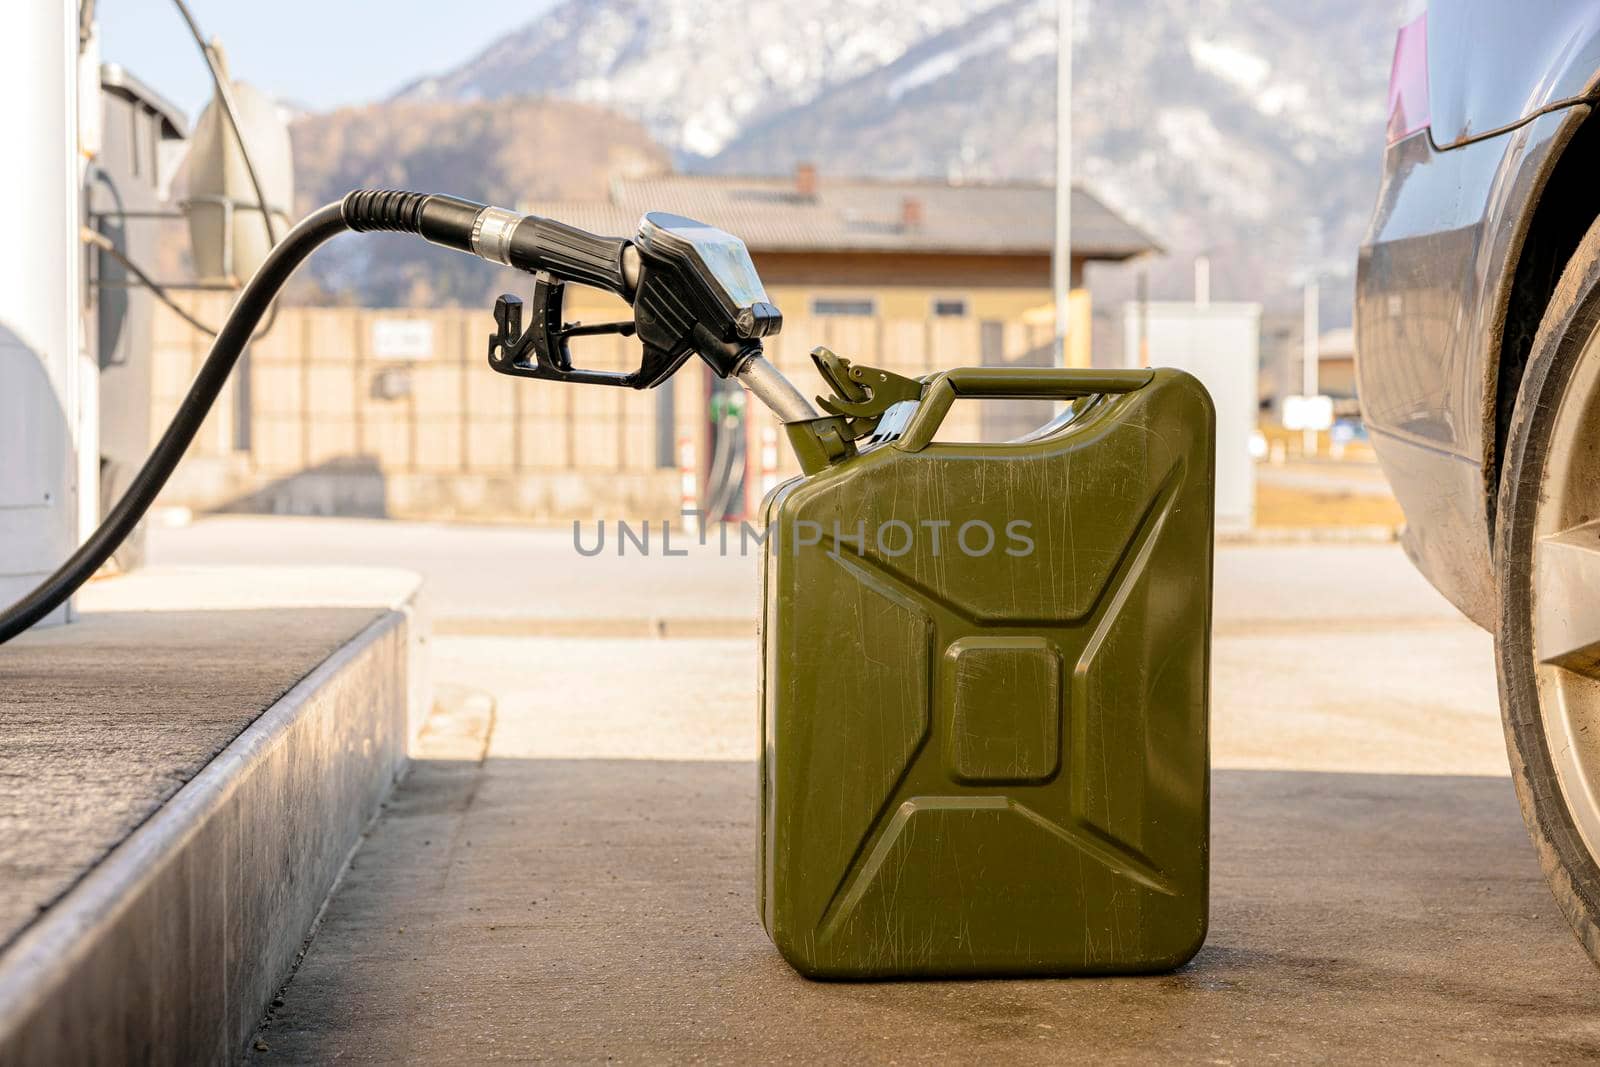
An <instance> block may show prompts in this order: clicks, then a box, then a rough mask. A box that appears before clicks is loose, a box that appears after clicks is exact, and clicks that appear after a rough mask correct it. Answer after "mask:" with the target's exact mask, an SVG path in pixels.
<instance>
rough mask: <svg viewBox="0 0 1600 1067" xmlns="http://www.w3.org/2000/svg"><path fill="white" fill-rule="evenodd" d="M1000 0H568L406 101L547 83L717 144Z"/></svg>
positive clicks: (532, 88)
mask: <svg viewBox="0 0 1600 1067" xmlns="http://www.w3.org/2000/svg"><path fill="white" fill-rule="evenodd" d="M995 2H996V0H872V2H870V3H863V2H860V0H742V2H740V0H566V2H564V3H562V4H560V5H558V6H556V7H555V8H553V9H551V10H550V11H548V12H547V13H545V14H543V15H541V16H539V17H538V18H536V19H535V20H534V21H532V22H530V23H529V24H528V25H527V26H526V27H525V28H523V29H522V30H520V31H517V32H514V33H510V34H507V35H505V36H503V37H502V38H500V39H499V40H497V41H495V42H494V43H493V44H492V45H490V46H489V47H488V48H486V49H485V50H484V51H483V52H482V53H481V54H479V55H477V56H475V57H473V58H472V59H470V60H468V61H467V62H466V63H464V64H462V65H461V66H460V67H458V68H456V69H455V70H453V71H448V72H446V73H443V74H439V75H435V76H433V77H429V78H424V79H422V80H420V81H417V82H413V83H412V84H411V85H408V86H406V87H405V88H404V89H402V90H401V91H400V93H399V94H397V95H398V97H399V99H402V100H437V99H449V100H480V99H491V100H492V99H498V98H500V97H505V96H519V95H525V94H530V93H532V94H546V95H551V96H561V97H567V98H570V99H574V100H583V101H586V102H589V103H594V104H599V105H602V106H604V107H609V108H611V109H613V110H616V111H620V112H622V113H623V114H625V115H630V116H633V117H635V118H637V119H639V120H640V121H642V122H643V123H644V124H645V126H646V128H648V129H649V131H650V132H651V134H652V135H654V136H655V137H656V138H657V139H658V140H660V141H661V142H662V143H663V144H667V145H670V146H672V147H673V148H676V149H680V150H682V151H684V152H687V153H691V154H693V155H698V156H712V155H715V154H716V153H717V152H719V151H721V150H722V148H723V147H724V146H725V145H727V144H728V143H729V142H730V141H732V140H733V139H734V138H735V137H737V136H738V135H739V133H740V132H741V131H742V130H743V129H745V127H747V126H748V125H749V124H750V123H751V122H754V121H757V120H759V119H761V118H763V117H765V116H767V115H770V114H772V113H773V112H775V111H777V110H780V109H782V108H786V107H793V106H796V105H800V104H804V103H805V102H807V101H809V100H812V99H815V98H816V96H817V94H818V93H819V92H821V91H823V90H824V89H827V88H829V87H831V86H834V85H839V84H841V83H843V82H845V81H848V80H849V79H851V78H854V77H858V76H860V75H863V74H868V73H870V72H872V71H874V70H877V69H879V68H881V67H882V66H884V65H885V64H887V63H891V62H893V61H894V60H895V59H896V58H898V57H899V56H901V55H903V54H905V52H906V50H907V49H908V48H910V47H912V46H913V45H915V44H917V43H918V42H920V41H923V40H925V39H927V38H928V37H929V36H931V35H934V34H937V33H940V32H942V31H944V30H947V29H951V28H954V27H956V26H959V25H960V24H962V23H963V22H966V21H967V20H968V19H970V18H971V17H972V15H973V14H974V13H975V12H977V11H981V10H983V9H985V8H987V7H991V6H993V4H994V3H995Z"/></svg>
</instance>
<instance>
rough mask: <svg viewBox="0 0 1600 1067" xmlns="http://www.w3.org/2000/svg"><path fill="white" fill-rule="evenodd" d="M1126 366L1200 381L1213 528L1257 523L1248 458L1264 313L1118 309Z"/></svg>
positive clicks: (1165, 306) (1153, 306)
mask: <svg viewBox="0 0 1600 1067" xmlns="http://www.w3.org/2000/svg"><path fill="white" fill-rule="evenodd" d="M1123 337H1124V344H1123V359H1124V363H1125V365H1126V366H1129V367H1139V366H1151V367H1175V368H1177V369H1178V370H1182V371H1187V372H1188V373H1190V374H1192V375H1194V376H1195V377H1196V378H1198V379H1200V382H1201V384H1203V385H1204V386H1205V387H1206V389H1207V390H1209V391H1210V393H1211V401H1212V403H1213V404H1215V405H1216V409H1217V528H1218V529H1219V530H1248V529H1250V528H1251V527H1252V526H1254V525H1255V518H1256V466H1255V458H1254V457H1253V456H1252V455H1251V454H1250V438H1251V435H1252V434H1254V433H1255V430H1256V421H1257V415H1258V413H1259V411H1260V386H1259V379H1260V375H1261V305H1260V304H1243V303H1208V304H1206V305H1204V306H1202V305H1198V304H1190V303H1177V302H1172V303H1168V302H1156V303H1147V304H1144V305H1140V304H1136V303H1130V304H1125V305H1124V306H1123Z"/></svg>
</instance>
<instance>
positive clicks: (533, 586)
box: [150, 516, 1459, 632]
mask: <svg viewBox="0 0 1600 1067" xmlns="http://www.w3.org/2000/svg"><path fill="white" fill-rule="evenodd" d="M596 530H597V527H596V525H595V524H594V523H593V522H585V523H583V524H582V527H581V530H580V533H579V537H580V539H581V542H582V544H583V546H584V547H585V548H586V549H588V548H592V547H593V546H594V544H595V537H596ZM651 531H652V538H653V539H652V540H651V542H650V548H651V553H650V554H649V555H643V554H640V553H638V552H637V551H636V550H635V549H634V547H633V545H632V544H631V543H629V544H628V545H627V547H626V549H625V552H626V554H625V555H622V556H619V555H618V554H617V550H616V546H617V538H616V531H615V527H614V526H613V525H611V524H609V523H608V524H607V540H606V548H605V551H604V552H602V553H601V554H599V555H597V556H592V557H586V556H583V555H580V554H579V553H578V552H577V551H576V549H575V548H574V546H573V531H572V528H571V527H563V528H551V527H542V528H541V527H525V526H510V525H503V526H471V525H461V524H448V523H420V522H394V521H389V520H383V519H313V518H262V517H255V516H237V517H235V516H221V517H215V518H204V519H201V520H199V521H197V522H195V523H194V524H193V525H190V526H185V527H180V528H175V529H172V528H157V529H154V530H152V531H151V539H150V560H151V562H152V563H161V564H213V563H230V564H236V563H292V564H297V565H315V564H328V565H334V564H366V565H372V566H383V567H403V568H407V569H410V570H415V571H418V572H420V573H421V574H422V576H423V579H424V587H425V589H426V591H427V592H426V595H427V598H428V603H429V606H430V609H431V611H432V613H433V615H434V618H435V620H436V621H437V622H440V623H441V624H442V628H443V629H445V630H447V631H448V630H450V629H452V628H454V627H455V626H457V625H464V624H469V623H479V624H481V623H485V622H488V623H493V622H495V621H497V620H498V621H499V622H501V623H502V624H505V625H503V626H502V630H503V631H511V632H515V631H516V630H517V626H516V623H518V622H531V621H556V622H568V623H572V624H576V623H577V622H578V621H580V620H582V621H589V622H593V621H621V620H629V619H688V620H693V619H745V618H754V616H755V610H756V555H755V552H756V549H755V548H754V547H753V546H751V547H750V551H749V552H748V553H741V552H740V551H739V549H740V540H739V535H738V531H737V530H736V529H732V530H731V532H730V534H729V547H728V551H727V553H726V554H724V553H723V552H722V551H721V550H720V544H719V538H718V536H717V535H716V534H714V533H712V534H708V536H707V543H706V545H705V546H703V547H702V546H700V545H699V544H698V543H697V542H696V541H694V540H684V539H683V537H682V534H681V532H680V531H677V530H674V536H673V542H672V547H673V551H674V552H676V551H679V550H680V548H684V549H686V550H687V551H688V554H687V555H686V556H681V557H680V556H672V557H667V556H664V555H662V554H661V537H660V527H659V525H656V524H654V523H653V524H652V526H651ZM1216 594H1217V599H1216V619H1217V621H1218V623H1220V624H1222V625H1224V626H1234V625H1236V624H1240V623H1245V624H1248V623H1250V622H1254V621H1265V620H1278V621H1293V620H1305V619H1320V620H1323V621H1329V620H1336V621H1339V622H1340V624H1341V625H1344V624H1350V625H1365V624H1366V623H1368V622H1370V621H1372V620H1374V619H1390V620H1402V619H1404V620H1418V621H1426V622H1428V623H1430V624H1432V623H1436V622H1441V621H1450V620H1455V619H1457V618H1459V616H1457V614H1456V612H1455V610H1454V609H1453V608H1451V607H1450V606H1449V605H1448V604H1446V603H1445V602H1444V601H1443V600H1441V599H1440V598H1439V596H1438V595H1437V594H1435V593H1434V592H1433V590H1432V589H1430V588H1429V587H1428V584H1427V582H1425V581H1423V579H1422V578H1420V577H1419V576H1418V575H1417V573H1416V572H1415V571H1414V570H1413V569H1412V568H1411V565H1410V564H1409V563H1408V562H1407V561H1406V559H1405V557H1404V555H1403V554H1402V553H1401V552H1400V550H1399V549H1398V548H1397V547H1395V546H1394V545H1392V544H1344V545H1340V544H1313V545H1271V546H1267V545H1262V546H1241V545H1223V546H1221V547H1219V548H1218V550H1217V561H1216Z"/></svg>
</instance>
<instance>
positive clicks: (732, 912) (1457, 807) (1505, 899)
mask: <svg viewBox="0 0 1600 1067" xmlns="http://www.w3.org/2000/svg"><path fill="white" fill-rule="evenodd" d="M755 791H756V775H755V768H754V766H753V765H752V764H750V763H745V762H667V761H655V760H515V759H503V758H493V757H492V758H490V759H488V760H487V761H486V762H484V763H482V764H481V765H480V764H478V763H472V762H464V761H463V762H452V761H421V762H418V763H417V764H416V765H415V768H414V770H413V772H412V774H411V776H410V777H409V779H408V780H407V781H406V782H405V783H404V784H403V786H402V787H401V788H400V789H399V791H398V792H397V793H396V794H395V796H394V798H393V800H392V802H391V804H390V806H389V810H388V813H387V815H386V816H385V818H384V819H383V820H382V821H381V822H380V824H379V825H378V826H377V827H376V828H375V830H374V832H373V834H372V836H371V838H370V840H369V841H368V843H367V845H366V846H365V848H364V849H363V850H362V852H361V853H360V854H359V855H358V856H357V858H356V861H355V863H354V865H353V867H352V870H351V871H350V873H349V875H348V877H347V879H346V881H345V883H344V885H343V887H342V888H341V890H340V891H339V893H338V895H337V896H336V897H335V899H334V900H333V902H332V904H331V905H330V907H329V909H328V912H327V914H326V917H325V919H324V922H323V925H322V928H321V930H320V932H319V934H318V935H317V938H316V940H315V941H314V942H313V944H312V945H311V948H310V950H309V952H308V954H307V956H306V958H305V960H304V962H303V964H302V965H301V967H300V970H299V972H298V974H297V976H296V978H295V979H294V981H293V982H292V983H291V985H290V986H289V988H288V990H287V991H286V994H285V1002H284V1004H283V1005H282V1007H281V1008H280V1009H278V1010H277V1011H276V1012H275V1014H274V1017H273V1018H271V1019H269V1020H268V1021H267V1023H266V1025H265V1028H264V1029H263V1031H262V1032H261V1034H260V1035H259V1036H260V1038H261V1040H262V1043H263V1044H264V1045H265V1046H266V1048H265V1050H264V1051H257V1052H255V1053H254V1056H255V1057H256V1058H257V1059H258V1060H261V1061H271V1060H285V1061H307V1060H317V1061H322V1060H330V1059H333V1058H336V1057H338V1058H342V1059H345V1060H355V1061H379V1060H397V1059H416V1060H422V1061H433V1062H437V1061H444V1060H451V1061H456V1062H465V1061H478V1060H482V1059H486V1058H491V1057H506V1058H515V1059H553V1060H560V1061H571V1060H601V1059H607V1058H613V1059H619V1060H634V1061H641V1060H642V1061H655V1062H659V1061H663V1060H668V1061H678V1060H689V1059H705V1058H710V1059H718V1060H730V1061H733V1062H745V1061H750V1060H778V1059H795V1060H800V1061H840V1060H846V1059H849V1060H863V1059H864V1060H869V1061H890V1060H893V1061H896V1062H901V1063H904V1062H910V1061H924V1060H927V1061H950V1060H958V1061H959V1060H967V1061H971V1060H979V1059H982V1060H991V1059H998V1058H1001V1057H1004V1058H1005V1059H1007V1060H1010V1061H1014V1062H1045V1061H1060V1060H1061V1059H1063V1058H1065V1057H1069V1056H1072V1057H1077V1056H1092V1057H1094V1058H1095V1059H1096V1060H1101V1061H1129V1060H1147V1059H1151V1058H1161V1059H1176V1060H1182V1061H1191V1060H1210V1061H1217V1060H1231V1059H1236V1058H1249V1059H1260V1058H1264V1057H1266V1056H1279V1057H1283V1058H1288V1059H1292V1060H1306V1059H1326V1058H1333V1057H1338V1056H1341V1055H1342V1056H1349V1055H1351V1054H1359V1055H1361V1056H1362V1057H1363V1058H1372V1059H1377V1058H1383V1059H1399V1060H1415V1059H1421V1058H1428V1059H1432V1058H1436V1057H1447V1058H1449V1059H1450V1060H1452V1061H1462V1060H1468V1061H1478V1060H1485V1061H1486V1060H1505V1059H1539V1060H1553V1059H1567V1058H1584V1059H1591V1058H1593V1057H1595V1056H1596V1055H1600V975H1597V974H1596V973H1595V971H1594V969H1593V967H1592V966H1591V965H1590V964H1589V962H1588V960H1587V959H1586V958H1585V956H1584V955H1583V953H1582V952H1581V950H1580V949H1579V948H1578V947H1577V945H1576V944H1575V943H1574V942H1573V940H1572V939H1571V937H1570V936H1569V934H1568V932H1567V929H1566V926H1565V924H1564V923H1563V922H1562V920H1561V919H1560V917H1559V915H1558V914H1557V913H1556V910H1555V906H1554V903H1553V902H1552V900H1551V898H1550V895H1549V893H1548V891H1547V890H1546V888H1545V886H1544V882H1543V880H1542V878H1541V876H1540V873H1539V870H1538V865H1537V862H1536V860H1535V858H1534V854H1533V850H1532V847H1531V846H1530V844H1529V843H1528V839H1527V836H1526V833H1525V832H1524V830H1523V827H1522V823H1521V819H1520V817H1519V815H1518V812H1517V807H1516V802H1515V798H1514V796H1513V794H1512V788H1511V783H1510V780H1509V779H1506V778H1473V777H1443V776H1419V775H1369V774H1324V773H1310V772H1298V771H1240V770H1220V771H1217V772H1216V773H1215V776H1214V781H1213V836H1212V846H1213V862H1214V867H1213V879H1212V906H1211V915H1212V920H1211V934H1210V937H1209V940H1208V942H1207V945H1206V948H1205V949H1204V950H1203V951H1202V952H1201V953H1200V955H1199V956H1198V957H1197V958H1196V959H1195V960H1194V962H1193V963H1191V964H1190V965H1189V966H1187V967H1185V968H1184V969H1182V970H1181V971H1178V972H1176V973H1174V974H1170V975H1164V976H1156V977H1147V978H1113V979H1078V980H1071V979H1068V980H1049V981H1041V980H1003V981H989V982H915V983H869V984H848V983H837V984H823V983H814V982H809V981H807V980H805V979H803V978H800V977H798V976H797V975H796V974H794V973H793V972H792V971H791V970H790V969H789V968H788V966H787V965H786V964H785V963H784V962H783V961H782V960H781V959H780V958H779V956H778V955H777V953H776V951H775V950H774V949H773V948H772V946H771V945H770V943H769V942H768V941H767V938H766V935H765V934H764V933H763V932H762V929H761V926H760V922H759V921H758V919H757V916H756V905H755V885H754V881H755V863H756V861H755V848H756V846H755V812H756V799H755Z"/></svg>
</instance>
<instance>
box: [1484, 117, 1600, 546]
mask: <svg viewBox="0 0 1600 1067" xmlns="http://www.w3.org/2000/svg"><path fill="white" fill-rule="evenodd" d="M1571 115H1572V121H1571V123H1570V132H1567V131H1563V133H1565V137H1564V139H1563V140H1561V141H1560V142H1559V143H1558V144H1557V146H1556V147H1555V148H1554V150H1553V151H1552V152H1551V153H1550V154H1549V157H1548V158H1547V159H1546V160H1545V161H1544V162H1543V169H1544V173H1543V175H1542V176H1541V179H1540V181H1539V191H1538V193H1537V194H1536V196H1535V197H1534V199H1533V200H1532V204H1531V207H1532V210H1531V211H1529V212H1525V215H1524V217H1525V220H1526V221H1525V231H1524V233H1523V235H1522V237H1521V240H1520V244H1519V247H1518V250H1517V253H1516V259H1515V262H1514V264H1513V265H1512V266H1511V268H1510V270H1509V271H1508V274H1507V277H1508V279H1509V287H1508V289H1507V291H1506V297H1505V302H1504V312H1503V317H1502V320H1501V322H1500V324H1499V328H1498V331H1497V335H1496V341H1497V344H1496V346H1495V349H1494V351H1493V352H1491V353H1490V355H1489V359H1488V361H1487V365H1486V367H1485V374H1484V406H1483V407H1484V420H1485V422H1486V423H1487V425H1485V427H1484V434H1483V441H1484V452H1485V455H1484V463H1483V471H1484V492H1485V494H1486V497H1487V507H1486V514H1487V516H1488V519H1489V529H1488V531H1487V534H1488V537H1489V541H1490V544H1493V543H1494V535H1495V528H1496V524H1497V519H1498V516H1497V514H1496V512H1497V509H1498V496H1499V490H1500V475H1501V469H1502V464H1503V462H1504V457H1505V448H1506V436H1507V433H1508V431H1509V430H1510V427H1511V415H1512V411H1513V410H1514V409H1515V407H1516V402H1517V390H1518V388H1519V386H1520V385H1521V384H1522V376H1523V372H1524V371H1525V370H1526V368H1527V365H1528V358H1529V356H1530V354H1531V353H1532V351H1533V341H1534V337H1535V336H1536V335H1537V334H1538V332H1539V324H1540V322H1541V321H1543V319H1544V313H1545V309H1546V308H1547V307H1548V306H1549V304H1550V297H1551V296H1552V295H1553V294H1554V293H1555V288H1556V284H1557V283H1558V282H1559V281H1560V279H1561V272H1562V271H1563V270H1564V269H1565V268H1566V265H1567V263H1568V262H1569V261H1570V260H1571V258H1572V254H1573V253H1574V252H1575V251H1577V248H1578V244H1579V242H1581V241H1582V240H1583V236H1584V234H1585V233H1586V232H1587V231H1588V229H1589V227H1590V226H1591V225H1592V224H1593V223H1594V221H1595V220H1596V219H1597V218H1600V194H1597V193H1596V192H1595V187H1594V175H1595V174H1596V173H1600V110H1597V109H1593V108H1590V107H1585V106H1581V105H1580V106H1578V107H1575V108H1573V109H1572V111H1571Z"/></svg>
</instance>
